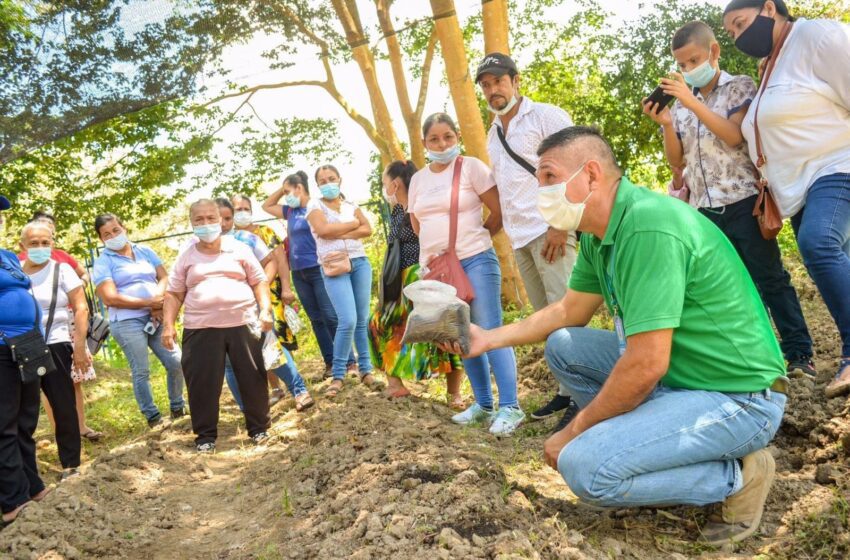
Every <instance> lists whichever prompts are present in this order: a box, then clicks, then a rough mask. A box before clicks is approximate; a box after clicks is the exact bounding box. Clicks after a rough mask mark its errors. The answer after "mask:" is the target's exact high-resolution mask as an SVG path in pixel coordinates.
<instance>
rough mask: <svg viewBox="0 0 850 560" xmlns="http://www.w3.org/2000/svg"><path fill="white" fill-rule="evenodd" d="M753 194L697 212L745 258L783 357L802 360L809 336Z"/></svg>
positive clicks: (807, 354)
mask: <svg viewBox="0 0 850 560" xmlns="http://www.w3.org/2000/svg"><path fill="white" fill-rule="evenodd" d="M756 198H757V196H756V195H753V196H751V197H748V198H745V199H744V200H740V201H738V202H735V203H734V204H729V205H727V206H725V207H724V210H723V211H722V213H719V212H717V211H712V210H708V209H704V208H703V209H700V212H701V213H702V214H703V215H704V216H705V217H706V218H708V219H709V220H711V221H712V222H713V223H714V225H716V226H717V227H718V228H720V231H722V232H723V233H724V234H725V235H726V237H727V238H729V241H730V242H731V243H732V246H733V247H735V250H736V251H737V252H738V256H740V257H741V260H742V261H744V266H746V267H747V271H748V272H749V273H750V277H751V278H752V279H753V282H754V283H755V285H756V287H757V288H758V291H759V294H761V297H762V301H764V304H765V307H767V309H768V310H769V312H770V316H771V317H772V318H773V322H774V323H775V324H776V330H777V331H779V338H780V345H781V346H782V353H783V354H785V359H786V360H789V361H794V360H805V359H809V358H811V357H812V337H811V336H810V335H809V329H808V327H806V320H805V319H804V318H803V309H802V308H801V307H800V300H799V299H798V298H797V292H796V290H794V286H792V285H791V275H790V274H788V271H787V270H785V267H784V266H783V265H782V254H781V253H780V252H779V243H777V242H776V240H775V239H765V238H764V237H762V235H761V231H760V230H759V226H758V221H757V220H756V218H755V217H754V216H753V207H754V206H755V204H756Z"/></svg>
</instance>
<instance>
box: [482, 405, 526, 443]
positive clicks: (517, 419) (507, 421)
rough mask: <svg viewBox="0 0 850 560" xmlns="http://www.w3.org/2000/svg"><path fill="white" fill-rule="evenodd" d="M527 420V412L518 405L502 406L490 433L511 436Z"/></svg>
mask: <svg viewBox="0 0 850 560" xmlns="http://www.w3.org/2000/svg"><path fill="white" fill-rule="evenodd" d="M523 420H525V412H523V411H522V409H521V408H520V407H518V406H509V407H506V408H500V409H499V412H497V413H496V416H495V418H494V419H493V425H492V426H490V433H491V434H493V435H494V436H509V435H511V434H512V433H513V432H514V430H516V429H517V428H519V425H520V424H522V421H523Z"/></svg>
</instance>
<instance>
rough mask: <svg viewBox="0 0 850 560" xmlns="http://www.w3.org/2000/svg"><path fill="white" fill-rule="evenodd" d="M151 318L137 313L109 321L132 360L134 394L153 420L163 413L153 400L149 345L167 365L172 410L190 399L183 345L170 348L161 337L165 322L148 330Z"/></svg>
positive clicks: (144, 411) (180, 408)
mask: <svg viewBox="0 0 850 560" xmlns="http://www.w3.org/2000/svg"><path fill="white" fill-rule="evenodd" d="M148 321H150V316H147V317H134V318H132V319H124V320H123V321H115V322H113V323H111V324H110V325H109V328H110V331H111V332H112V336H114V337H115V341H116V342H117V343H118V346H120V347H121V350H122V351H123V352H124V356H126V358H127V361H128V362H129V363H130V371H131V372H132V375H133V394H134V395H135V396H136V403H138V405H139V410H140V411H141V412H142V414H144V415H145V418H147V419H148V420H149V421H150V420H155V419H157V418H159V417H160V416H161V414H160V412H159V409H158V408H157V407H156V404H154V402H153V392H152V391H151V383H150V375H151V368H150V358H149V357H148V348H150V349H151V350H152V351H153V353H154V356H156V357H157V359H159V361H160V362H161V363H162V365H163V366H164V367H165V372H166V386H167V387H168V400H169V405H170V407H171V410H182V409H183V407H184V406H185V405H186V402H185V401H184V400H183V368H182V367H181V366H180V348H179V347H177V346H175V347H174V350H166V348H165V346H163V345H162V339H161V338H160V337H161V336H162V325H159V327H157V329H156V331H155V332H154V333H153V334H148V333H146V332H145V331H144V328H145V325H146V324H147V322H148Z"/></svg>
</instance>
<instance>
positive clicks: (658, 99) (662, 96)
mask: <svg viewBox="0 0 850 560" xmlns="http://www.w3.org/2000/svg"><path fill="white" fill-rule="evenodd" d="M674 99H676V98H675V97H673V96H672V95H670V94H668V93H664V90H663V89H661V86H658V87H657V88H655V89H654V90H652V93H650V94H649V97H647V98H646V101H645V102H644V105H646V104H652V103H658V110H657V111H656V112H660V111H661V109H663V108H664V107H666V106H667V105H669V104H670V103H672V102H673V100H674Z"/></svg>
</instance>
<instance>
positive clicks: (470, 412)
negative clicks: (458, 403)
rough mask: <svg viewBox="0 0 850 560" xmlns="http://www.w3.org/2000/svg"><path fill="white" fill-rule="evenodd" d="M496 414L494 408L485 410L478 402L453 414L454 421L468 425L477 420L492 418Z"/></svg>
mask: <svg viewBox="0 0 850 560" xmlns="http://www.w3.org/2000/svg"><path fill="white" fill-rule="evenodd" d="M494 414H495V413H494V412H493V411H492V410H484V409H483V408H482V407H481V406H479V405H478V403H474V404H473V405H472V406H470V407H469V408H467V409H466V410H464V411H463V412H460V413H458V414H455V415H454V416H452V422H454V423H455V424H460V425H462V426H467V425H469V424H475V423H476V422H483V421H484V420H492V418H493V416H494Z"/></svg>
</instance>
